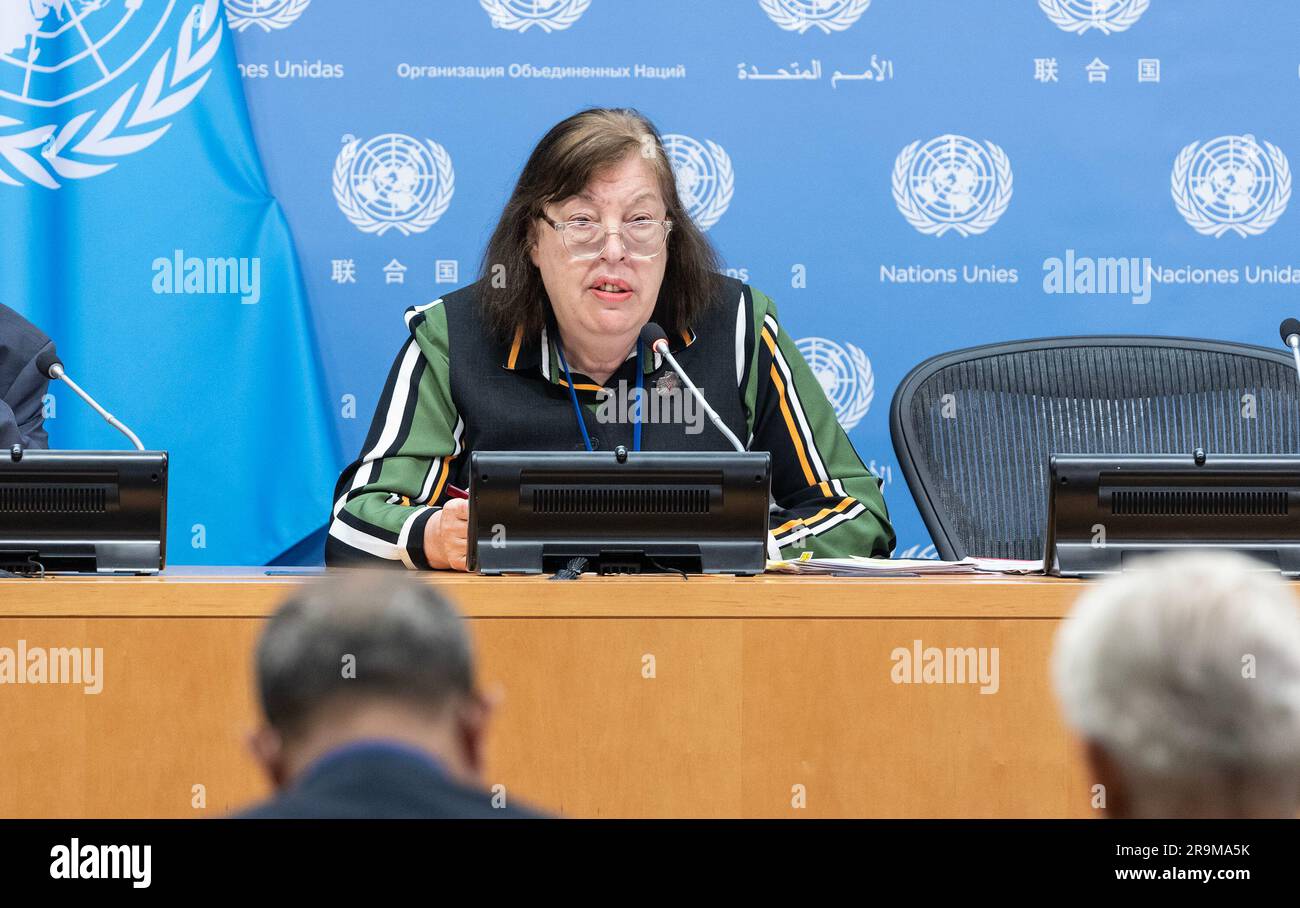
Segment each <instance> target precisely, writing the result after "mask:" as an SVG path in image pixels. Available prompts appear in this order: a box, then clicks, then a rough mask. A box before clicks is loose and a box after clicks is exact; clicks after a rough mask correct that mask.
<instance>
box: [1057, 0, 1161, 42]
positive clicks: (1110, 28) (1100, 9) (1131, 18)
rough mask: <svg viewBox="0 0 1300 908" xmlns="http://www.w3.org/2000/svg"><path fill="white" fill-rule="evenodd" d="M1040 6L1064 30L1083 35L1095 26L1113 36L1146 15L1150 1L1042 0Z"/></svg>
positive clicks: (1105, 33) (1104, 33)
mask: <svg viewBox="0 0 1300 908" xmlns="http://www.w3.org/2000/svg"><path fill="white" fill-rule="evenodd" d="M1038 5H1039V7H1040V8H1041V9H1042V10H1043V12H1045V13H1046V14H1047V18H1048V19H1051V20H1052V24H1053V25H1055V26H1056V27H1057V28H1059V29H1061V31H1066V32H1074V33H1075V34H1076V35H1081V34H1083V33H1084V32H1086V31H1088V30H1089V29H1093V28H1095V29H1096V30H1097V31H1099V32H1101V33H1102V34H1103V35H1109V34H1110V33H1112V32H1122V31H1124V30H1125V29H1126V28H1128V27H1129V26H1130V25H1132V24H1133V23H1134V22H1136V21H1137V20H1138V19H1140V18H1142V14H1143V13H1145V12H1146V11H1147V6H1148V5H1150V0H1038Z"/></svg>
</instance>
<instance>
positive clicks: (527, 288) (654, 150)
mask: <svg viewBox="0 0 1300 908" xmlns="http://www.w3.org/2000/svg"><path fill="white" fill-rule="evenodd" d="M633 153H639V154H642V155H644V156H645V158H646V160H647V161H649V162H650V166H651V167H652V168H653V169H654V171H655V174H656V175H657V176H658V178H659V191H660V194H661V195H662V196H663V200H664V203H665V204H666V206H667V217H668V218H670V219H671V220H672V222H673V229H672V231H671V232H670V233H669V234H668V246H667V253H668V264H667V266H666V269H665V271H664V280H663V284H662V285H661V286H660V288H659V299H658V300H657V301H656V303H655V311H654V319H655V321H657V322H658V323H659V324H660V326H661V327H662V328H663V329H664V330H665V331H667V332H668V334H669V336H670V337H671V336H675V335H676V334H678V333H680V332H682V331H684V330H686V329H688V328H691V327H693V325H694V324H695V323H696V321H697V320H698V316H699V315H700V314H702V313H703V312H704V310H705V309H706V308H708V306H709V305H710V304H711V303H712V302H713V300H714V294H715V291H716V288H717V286H718V272H719V271H720V270H721V261H720V259H719V257H718V253H717V251H716V250H715V249H714V248H713V244H712V243H710V242H709V241H708V239H707V238H706V237H705V236H704V233H703V232H702V231H701V230H700V229H699V227H697V226H696V225H695V223H694V222H693V221H692V220H691V218H690V216H689V215H688V214H687V212H686V209H685V208H684V207H683V205H682V201H681V198H680V197H679V196H678V194H677V181H676V178H675V177H674V175H673V169H672V166H671V165H670V163H669V161H668V156H667V154H665V152H664V147H663V142H662V141H661V140H660V138H659V131H658V130H657V129H655V127H654V124H653V123H651V122H650V121H649V120H647V119H646V118H645V117H644V116H642V115H641V113H639V112H638V111H636V110H631V109H627V108H600V107H596V108H591V109H589V110H584V111H582V112H580V113H576V114H574V115H573V116H571V117H569V118H568V119H566V120H562V121H560V122H559V123H557V124H555V125H554V126H553V127H551V130H550V132H548V133H547V134H546V135H545V136H543V137H542V140H541V141H540V142H538V143H537V147H536V148H534V149H533V153H532V154H531V155H529V156H528V163H526V164H525V165H524V169H523V172H521V173H520V174H519V180H518V182H516V183H515V188H514V191H513V192H511V194H510V200H509V201H508V202H507V203H506V207H505V210H504V211H502V212H501V219H500V220H499V221H498V222H497V226H496V229H495V230H493V231H492V239H491V240H489V241H488V245H487V250H486V251H485V252H484V254H483V262H482V265H481V267H480V271H479V305H480V308H481V311H482V316H483V320H484V322H485V324H486V327H487V329H488V331H489V332H490V333H491V334H492V335H493V336H495V337H496V338H497V339H498V340H501V341H503V342H505V343H509V342H510V341H511V339H512V338H513V337H514V334H515V332H516V331H517V330H518V329H519V328H523V331H524V336H525V337H532V336H535V335H536V334H538V333H540V332H541V329H542V327H543V326H544V325H545V319H546V309H545V306H546V300H547V297H546V288H545V287H544V286H543V285H542V277H541V273H540V272H539V271H538V270H537V266H536V265H534V264H533V262H532V259H531V258H530V257H529V250H530V249H531V247H532V245H533V243H534V238H535V236H536V235H535V234H534V232H533V231H534V230H536V229H537V227H538V218H539V217H540V216H541V215H542V212H543V207H544V206H546V205H549V204H551V203H552V202H558V201H562V200H564V199H567V198H571V197H572V196H575V195H577V194H578V193H579V192H581V191H582V190H583V189H584V188H585V187H586V186H587V184H588V183H589V182H590V181H591V179H592V177H593V176H594V175H595V174H596V173H597V172H599V171H600V170H602V169H604V168H606V167H609V166H611V165H614V164H618V163H619V162H621V161H623V160H624V159H625V158H626V157H627V156H628V155H629V154H633Z"/></svg>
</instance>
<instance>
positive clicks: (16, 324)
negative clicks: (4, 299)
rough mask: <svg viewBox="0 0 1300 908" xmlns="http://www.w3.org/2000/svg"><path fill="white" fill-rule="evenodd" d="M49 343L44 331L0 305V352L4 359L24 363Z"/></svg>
mask: <svg viewBox="0 0 1300 908" xmlns="http://www.w3.org/2000/svg"><path fill="white" fill-rule="evenodd" d="M49 343H50V339H49V338H48V337H46V335H45V332H44V331H42V330H41V329H40V328H37V327H36V326H35V325H33V324H32V323H31V322H29V321H28V320H27V319H25V318H23V317H22V316H21V315H19V314H18V313H17V312H15V311H14V310H12V309H10V308H9V307H8V306H6V305H4V304H3V303H0V351H4V353H5V355H6V357H13V358H14V359H18V360H22V361H23V362H24V363H26V362H28V361H30V360H32V359H34V358H35V357H36V354H37V353H40V352H41V350H42V349H44V348H45V347H46V346H47V345H48V344H49Z"/></svg>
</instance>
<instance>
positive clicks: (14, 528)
mask: <svg viewBox="0 0 1300 908" xmlns="http://www.w3.org/2000/svg"><path fill="white" fill-rule="evenodd" d="M166 557H167V453H166V452H165V451H33V450H26V451H21V456H18V455H17V454H15V453H14V452H0V569H3V570H6V571H10V572H13V573H24V574H33V573H57V572H95V573H133V574H135V573H157V572H158V571H160V570H162V568H163V567H164V565H165V563H166Z"/></svg>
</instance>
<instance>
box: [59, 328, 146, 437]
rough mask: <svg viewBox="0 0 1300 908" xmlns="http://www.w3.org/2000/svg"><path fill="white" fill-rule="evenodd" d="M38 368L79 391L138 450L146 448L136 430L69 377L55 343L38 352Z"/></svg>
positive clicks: (78, 394)
mask: <svg viewBox="0 0 1300 908" xmlns="http://www.w3.org/2000/svg"><path fill="white" fill-rule="evenodd" d="M36 368H37V369H39V370H40V371H41V374H42V375H45V376H47V377H49V378H52V379H55V380H59V379H61V380H62V381H63V383H64V384H66V385H67V386H68V387H69V388H71V389H72V390H73V391H76V392H77V396H78V397H80V398H81V399H82V400H84V401H85V402H86V403H88V404H90V406H91V407H93V408H94V410H95V412H96V413H98V414H99V415H100V416H102V417H104V419H105V420H107V421H108V424H109V425H110V426H112V427H113V428H115V429H117V430H118V431H119V432H121V433H122V434H123V435H125V436H126V437H127V438H129V439H131V444H133V445H135V449H136V450H137V451H143V450H144V445H142V444H140V439H139V438H137V437H136V434H135V433H134V432H132V431H131V430H130V429H128V428H127V427H126V426H124V425H123V424H122V423H121V422H120V421H119V420H118V418H117V417H116V416H114V415H113V414H112V413H109V412H108V411H107V410H105V409H104V408H103V407H101V406H100V405H99V404H98V403H96V401H95V398H93V397H91V396H90V395H89V394H87V393H86V392H85V391H83V390H81V386H80V385H78V384H77V383H76V382H75V381H73V380H72V379H71V378H69V377H68V373H67V372H65V371H64V370H63V362H62V361H61V360H60V359H59V354H58V351H56V350H55V349H54V344H53V343H50V344H47V345H46V346H45V349H44V350H42V351H41V352H40V353H38V354H36Z"/></svg>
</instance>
